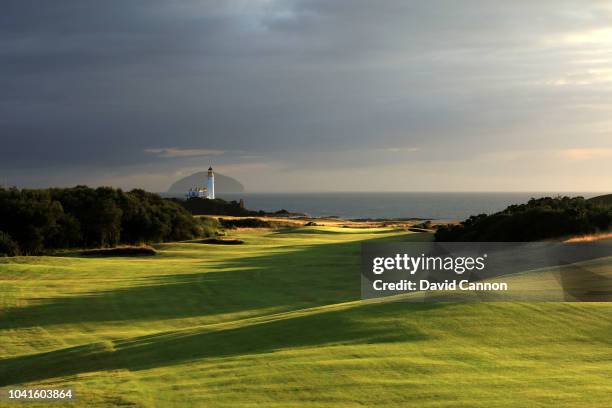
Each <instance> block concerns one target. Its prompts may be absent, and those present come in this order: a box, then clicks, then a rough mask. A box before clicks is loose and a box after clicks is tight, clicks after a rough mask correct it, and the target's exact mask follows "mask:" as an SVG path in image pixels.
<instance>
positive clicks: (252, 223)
mask: <svg viewBox="0 0 612 408" xmlns="http://www.w3.org/2000/svg"><path fill="white" fill-rule="evenodd" d="M219 223H220V224H221V226H222V227H223V228H271V227H272V224H271V223H269V222H268V221H264V220H261V219H259V218H239V219H233V220H227V219H223V218H220V219H219Z"/></svg>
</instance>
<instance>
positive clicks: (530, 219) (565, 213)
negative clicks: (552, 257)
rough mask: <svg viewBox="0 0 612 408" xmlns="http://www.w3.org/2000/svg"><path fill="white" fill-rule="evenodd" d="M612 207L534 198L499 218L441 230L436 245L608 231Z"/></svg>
mask: <svg viewBox="0 0 612 408" xmlns="http://www.w3.org/2000/svg"><path fill="white" fill-rule="evenodd" d="M611 225H612V207H610V206H607V205H601V204H598V203H597V202H592V201H589V200H585V199H584V198H583V197H553V198H551V197H545V198H538V199H535V198H532V199H531V200H529V202H527V203H526V204H520V205H511V206H509V207H507V208H506V209H505V210H503V211H500V212H498V213H495V214H491V215H487V214H480V215H474V216H471V217H470V218H468V219H467V220H465V221H463V222H461V223H459V224H454V225H453V224H450V225H447V226H442V227H440V228H439V229H438V230H437V232H436V241H455V242H470V241H472V242H473V241H483V242H529V241H538V240H542V239H550V238H559V237H565V236H573V235H586V234H593V233H597V232H600V231H608V230H609V229H610V226H611Z"/></svg>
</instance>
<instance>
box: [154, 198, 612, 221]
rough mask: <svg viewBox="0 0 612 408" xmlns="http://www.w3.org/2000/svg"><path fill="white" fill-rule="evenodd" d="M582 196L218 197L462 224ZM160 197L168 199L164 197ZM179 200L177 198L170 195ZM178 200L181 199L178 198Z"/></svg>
mask: <svg viewBox="0 0 612 408" xmlns="http://www.w3.org/2000/svg"><path fill="white" fill-rule="evenodd" d="M599 194H601V193H585V192H370V193H363V192H341V193H331V192H325V193H260V192H257V193H253V192H243V193H218V194H217V198H221V199H224V200H228V201H231V200H240V199H243V200H244V202H245V206H246V208H248V209H250V210H263V211H266V212H273V211H278V210H281V209H284V210H287V211H290V212H296V213H304V214H307V215H309V216H312V217H325V216H335V217H340V218H345V219H359V218H421V219H432V220H464V219H466V218H468V217H469V216H471V215H477V214H491V213H494V212H497V211H501V210H503V209H504V208H506V207H507V206H509V205H512V204H522V203H525V202H527V201H528V200H529V199H530V198H540V197H555V196H558V195H567V196H571V197H574V196H582V197H585V198H590V197H594V196H597V195H599ZM164 196H169V195H168V194H164ZM172 196H174V197H179V196H177V195H172ZM180 197H182V196H180Z"/></svg>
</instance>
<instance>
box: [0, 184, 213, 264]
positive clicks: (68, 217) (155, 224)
mask: <svg viewBox="0 0 612 408" xmlns="http://www.w3.org/2000/svg"><path fill="white" fill-rule="evenodd" d="M208 234H210V226H208V225H204V224H203V223H201V222H200V221H199V220H198V219H197V218H195V217H193V216H192V215H191V213H189V212H188V211H187V210H186V209H185V208H183V207H182V206H181V205H179V204H177V203H175V202H172V201H170V200H166V199H163V198H162V197H160V196H159V195H157V194H153V193H148V192H146V191H144V190H139V189H136V190H132V191H129V192H123V191H122V190H120V189H115V188H111V187H99V188H95V189H94V188H89V187H86V186H76V187H73V188H50V189H36V190H29V189H17V188H10V189H2V188H0V255H2V254H3V255H9V256H10V255H18V254H22V255H38V254H41V253H44V252H45V251H46V250H48V249H58V248H96V247H112V246H116V245H118V244H137V243H152V242H165V241H180V240H187V239H193V238H195V237H198V236H202V235H208Z"/></svg>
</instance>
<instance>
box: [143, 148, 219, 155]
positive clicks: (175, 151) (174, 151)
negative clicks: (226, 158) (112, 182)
mask: <svg viewBox="0 0 612 408" xmlns="http://www.w3.org/2000/svg"><path fill="white" fill-rule="evenodd" d="M145 153H150V154H154V155H156V156H158V157H207V156H221V155H223V154H225V153H226V152H225V151H224V150H212V149H179V148H176V147H166V148H156V149H145Z"/></svg>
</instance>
